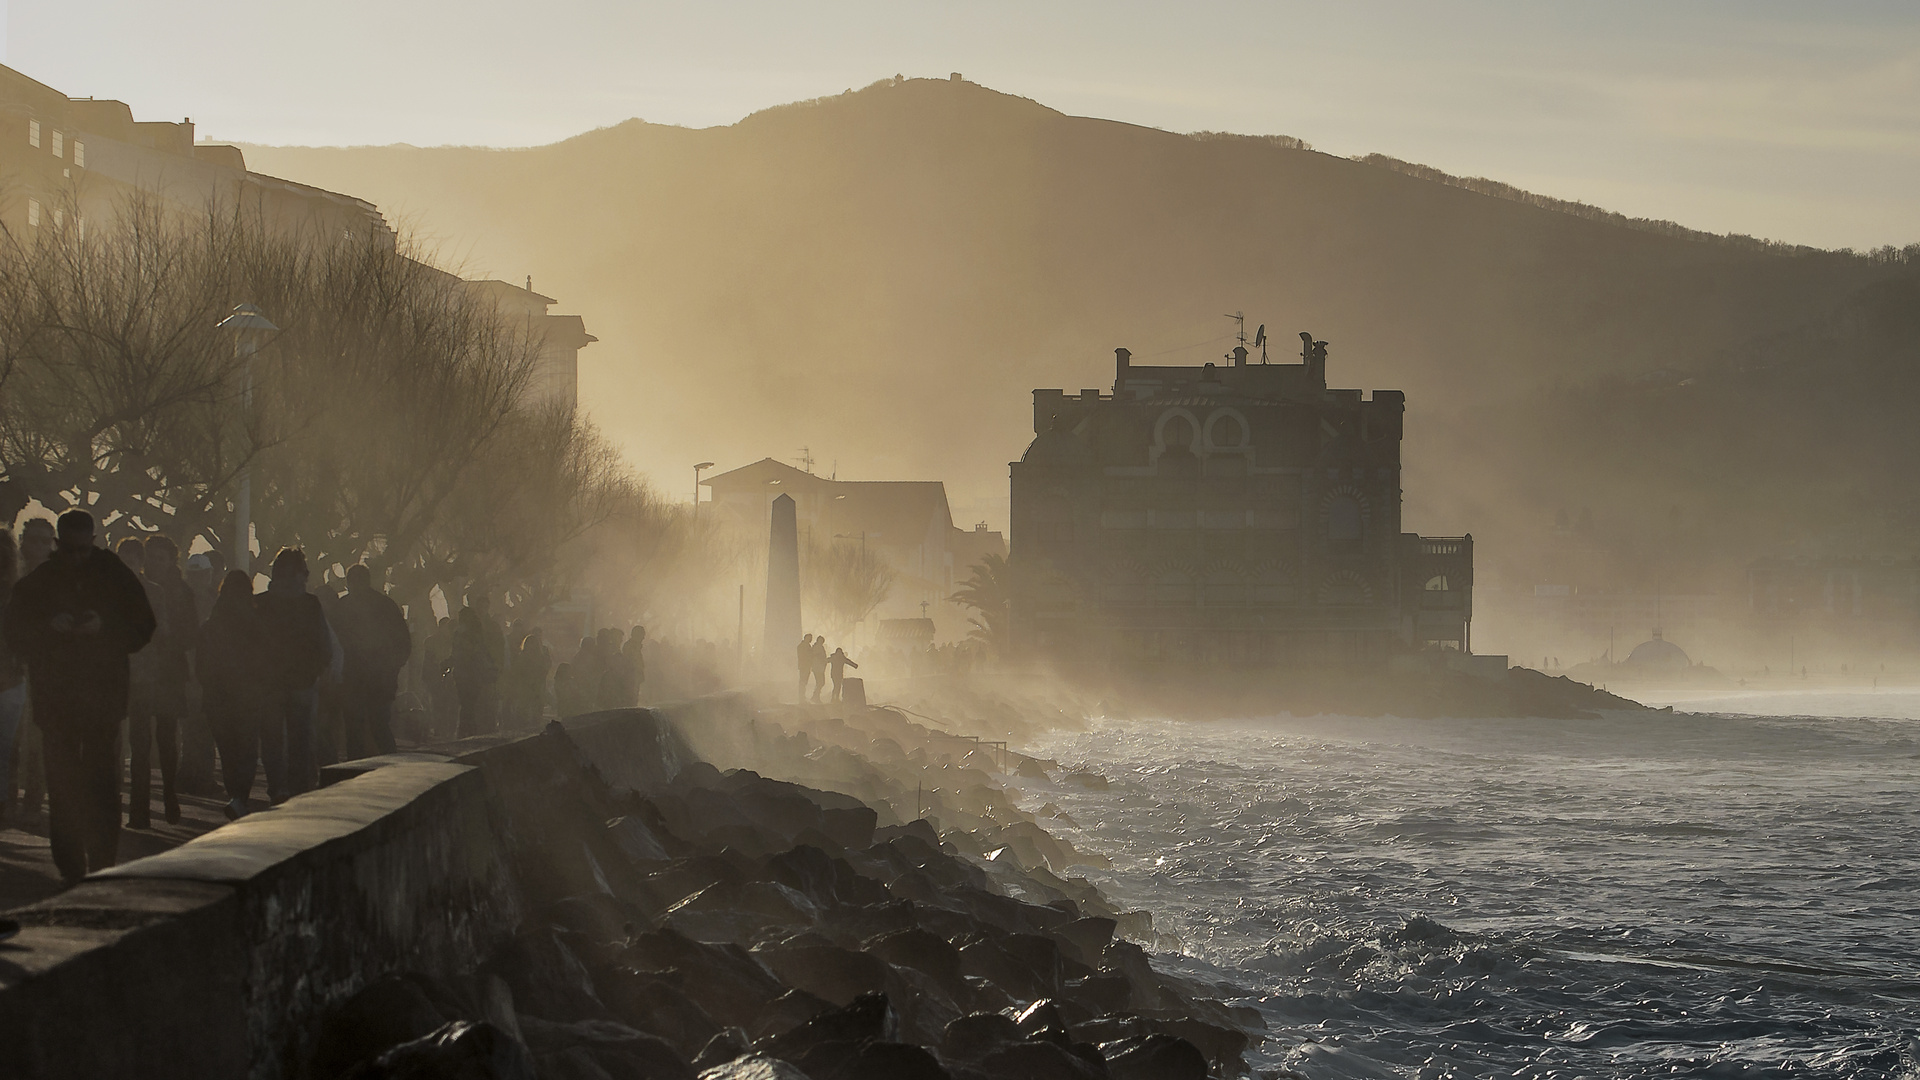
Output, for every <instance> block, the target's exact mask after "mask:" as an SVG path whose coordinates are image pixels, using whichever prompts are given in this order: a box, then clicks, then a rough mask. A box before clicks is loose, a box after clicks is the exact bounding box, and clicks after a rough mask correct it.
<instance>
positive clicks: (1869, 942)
mask: <svg viewBox="0 0 1920 1080" xmlns="http://www.w3.org/2000/svg"><path fill="white" fill-rule="evenodd" d="M1916 735H1920V725H1916V724H1915V723H1913V722H1909V721H1900V720H1891V721H1889V720H1866V719H1811V718H1805V717H1787V718H1763V717H1729V716H1700V717H1688V716H1685V715H1682V716H1678V717H1674V716H1661V717H1660V718H1658V719H1657V720H1656V719H1649V718H1646V717H1641V716H1615V717H1609V718H1608V719H1605V720H1600V721H1591V722H1566V721H1508V720H1435V721H1411V720H1407V721H1403V720H1391V719H1388V720H1359V719H1344V718H1309V719H1295V718H1286V717H1282V718H1274V719H1265V720H1254V721H1236V722H1219V723H1212V724H1182V723H1175V722H1165V723H1156V722H1141V721H1128V722H1125V723H1121V722H1117V721H1116V722H1110V723H1103V724H1101V725H1100V726H1098V727H1097V728H1096V729H1095V730H1094V731H1091V732H1084V733H1075V734H1062V735H1058V736H1054V737H1053V738H1052V739H1051V741H1050V742H1049V743H1048V744H1045V745H1042V746H1040V747H1037V748H1036V750H1037V751H1038V752H1040V753H1043V754H1047V755H1051V756H1053V757H1055V758H1057V759H1058V760H1060V761H1062V762H1063V763H1070V764H1072V765H1075V766H1077V767H1083V768H1088V769H1092V770H1095V771H1098V772H1101V773H1103V774H1105V775H1107V776H1108V777H1109V778H1110V779H1112V780H1113V781H1114V783H1113V784H1112V785H1111V786H1110V787H1109V789H1108V790H1105V791H1090V790H1087V789H1085V788H1084V787H1080V786H1072V785H1057V786H1056V785H1054V784H1051V783H1048V782H1045V781H1038V780H1022V781H1021V782H1022V783H1025V784H1027V785H1028V786H1027V788H1026V789H1025V792H1024V794H1025V796H1026V801H1025V802H1023V805H1026V806H1028V807H1029V808H1033V807H1039V806H1041V805H1043V804H1044V803H1046V802H1052V803H1054V804H1055V805H1056V806H1057V807H1058V808H1059V809H1060V810H1061V811H1063V812H1064V813H1065V815H1066V816H1065V817H1064V818H1060V819H1058V820H1056V821H1053V822H1049V823H1048V827H1049V828H1056V829H1059V830H1060V831H1062V832H1063V833H1064V834H1065V835H1067V836H1069V837H1070V838H1072V840H1073V842H1074V844H1075V845H1076V846H1079V847H1082V848H1084V849H1090V850H1094V851H1098V852H1099V853H1101V854H1103V855H1106V856H1107V857H1109V858H1110V859H1111V860H1112V863H1113V865H1112V867H1111V869H1104V870H1100V871H1097V872H1090V873H1089V874H1088V876H1089V878H1091V879H1092V880H1094V881H1095V882H1096V883H1098V884H1100V885H1101V886H1102V887H1103V888H1105V889H1107V890H1108V891H1109V892H1110V893H1112V894H1113V895H1115V896H1116V898H1119V899H1121V900H1124V901H1126V902H1128V903H1130V904H1134V905H1138V906H1141V907H1146V908H1149V909H1151V910H1152V911H1154V912H1155V920H1156V921H1155V925H1156V933H1157V934H1159V935H1160V938H1159V940H1158V942H1157V945H1158V947H1159V948H1160V949H1161V950H1163V951H1165V952H1167V953H1170V954H1171V953H1177V954H1178V959H1177V960H1175V966H1176V967H1177V968H1179V969H1182V970H1184V971H1185V972H1186V973H1187V974H1189V975H1191V976H1194V977H1197V978H1200V979H1203V980H1207V981H1211V982H1219V983H1226V984H1231V985H1232V986H1235V987H1239V988H1241V991H1242V993H1241V994H1239V995H1238V996H1237V998H1236V1000H1240V1001H1243V1002H1245V1003H1248V1004H1253V1005H1255V1006H1257V1007H1258V1008H1259V1009H1260V1010H1261V1012H1262V1014H1263V1015H1264V1016H1265V1017H1266V1020H1267V1023H1268V1025H1269V1031H1268V1033H1267V1039H1266V1042H1265V1044H1264V1045H1263V1046H1262V1047H1261V1048H1260V1050H1259V1051H1258V1053H1256V1054H1255V1055H1252V1057H1253V1058H1254V1060H1255V1061H1256V1071H1266V1072H1269V1073H1275V1074H1277V1075H1281V1076H1287V1075H1298V1076H1303V1077H1312V1078H1320V1077H1417V1078H1420V1080H1442V1078H1455V1077H1458V1078H1466V1077H1486V1076H1515V1077H1540V1078H1545V1077H1565V1078H1573V1077H1588V1076H1591V1077H1654V1076H1659V1077H1672V1076H1708V1077H1844V1078H1859V1080H1867V1078H1881V1077H1887V1078H1893V1077H1902V1078H1905V1077H1915V1076H1920V1069H1917V1068H1916V1061H1917V1060H1920V1046H1917V1045H1916V1042H1915V1039H1914V1036H1913V1034H1911V1033H1914V1032H1916V1031H1920V944H1916V943H1917V942H1920V937H1917V936H1916V931H1917V930H1920V898H1916V894H1915V891H1914V887H1915V886H1916V885H1920V844H1916V843H1915V840H1914V838H1915V837H1916V836H1917V835H1920V799H1916V798H1915V793H1916V788H1920V784H1917V783H1916V782H1915V779H1914V776H1913V773H1914V771H1915V761H1914V759H1913V754H1914V753H1915V749H1916V742H1915V737H1916ZM1076 872H1077V871H1076Z"/></svg>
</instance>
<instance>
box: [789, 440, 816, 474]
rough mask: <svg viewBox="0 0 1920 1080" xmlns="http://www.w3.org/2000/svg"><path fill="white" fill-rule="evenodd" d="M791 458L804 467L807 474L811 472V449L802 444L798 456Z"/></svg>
mask: <svg viewBox="0 0 1920 1080" xmlns="http://www.w3.org/2000/svg"><path fill="white" fill-rule="evenodd" d="M793 460H795V461H797V462H799V463H800V466H801V467H802V468H804V469H806V470H807V472H808V473H809V474H811V473H812V472H813V451H812V450H810V449H808V448H807V447H804V446H803V447H801V448H800V456H799V457H797V458H794V459H793Z"/></svg>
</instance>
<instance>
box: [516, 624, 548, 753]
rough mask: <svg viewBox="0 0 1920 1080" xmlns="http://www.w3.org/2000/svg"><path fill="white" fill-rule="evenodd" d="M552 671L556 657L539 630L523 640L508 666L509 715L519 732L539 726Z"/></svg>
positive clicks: (529, 632)
mask: <svg viewBox="0 0 1920 1080" xmlns="http://www.w3.org/2000/svg"><path fill="white" fill-rule="evenodd" d="M552 669H553V653H552V651H551V650H549V649H548V648H547V641H546V637H545V635H543V634H542V633H541V632H540V628H539V627H537V626H536V627H534V628H533V629H532V630H530V631H528V632H527V633H526V634H525V635H524V636H522V637H521V639H520V644H519V645H518V646H516V647H515V648H514V650H513V659H512V661H511V662H510V663H509V664H508V665H507V698H508V711H509V713H510V714H511V716H512V724H513V727H514V728H515V729H516V730H520V731H526V730H529V729H531V728H535V727H538V726H539V725H540V717H541V716H542V715H543V714H544V713H545V712H546V707H547V672H549V671H551V670H552Z"/></svg>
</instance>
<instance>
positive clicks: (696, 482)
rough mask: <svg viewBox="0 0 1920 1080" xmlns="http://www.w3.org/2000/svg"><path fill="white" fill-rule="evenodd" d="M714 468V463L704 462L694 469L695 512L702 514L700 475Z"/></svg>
mask: <svg viewBox="0 0 1920 1080" xmlns="http://www.w3.org/2000/svg"><path fill="white" fill-rule="evenodd" d="M711 468H713V462H711V461H703V462H701V463H700V464H698V465H695V466H694V467H693V512H694V513H696V514H697V513H699V512H700V474H701V473H703V472H705V471H707V470H708V469H711Z"/></svg>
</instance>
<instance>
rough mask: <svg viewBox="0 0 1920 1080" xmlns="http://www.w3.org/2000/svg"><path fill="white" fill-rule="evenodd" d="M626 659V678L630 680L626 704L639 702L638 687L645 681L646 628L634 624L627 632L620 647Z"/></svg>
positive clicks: (644, 683)
mask: <svg viewBox="0 0 1920 1080" xmlns="http://www.w3.org/2000/svg"><path fill="white" fill-rule="evenodd" d="M620 655H622V656H624V657H626V660H627V678H628V679H629V680H631V683H632V686H631V692H630V693H629V694H628V695H627V696H628V699H629V700H628V701H627V704H628V705H638V704H640V688H641V687H642V686H645V685H646V682H647V628H646V627H644V626H636V627H634V628H633V629H632V630H630V631H628V632H627V643H626V644H625V645H622V646H621V647H620Z"/></svg>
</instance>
